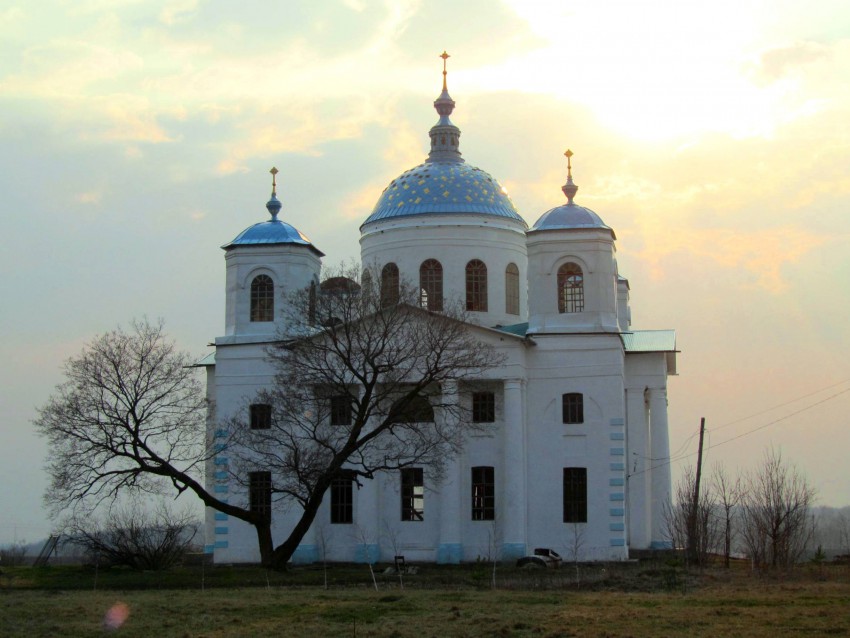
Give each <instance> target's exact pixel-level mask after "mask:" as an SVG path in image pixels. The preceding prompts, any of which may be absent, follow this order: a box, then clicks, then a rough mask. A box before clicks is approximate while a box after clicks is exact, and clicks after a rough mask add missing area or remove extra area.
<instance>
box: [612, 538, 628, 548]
mask: <svg viewBox="0 0 850 638" xmlns="http://www.w3.org/2000/svg"><path fill="white" fill-rule="evenodd" d="M610 543H611V547H625V545H626V539H625V538H612V539H611V540H610Z"/></svg>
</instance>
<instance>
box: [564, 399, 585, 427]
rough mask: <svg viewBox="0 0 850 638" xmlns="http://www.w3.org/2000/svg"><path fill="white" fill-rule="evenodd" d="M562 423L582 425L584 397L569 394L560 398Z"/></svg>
mask: <svg viewBox="0 0 850 638" xmlns="http://www.w3.org/2000/svg"><path fill="white" fill-rule="evenodd" d="M561 410H562V412H563V417H564V423H584V396H583V395H582V394H580V393H578V392H569V393H567V394H564V395H562V396H561Z"/></svg>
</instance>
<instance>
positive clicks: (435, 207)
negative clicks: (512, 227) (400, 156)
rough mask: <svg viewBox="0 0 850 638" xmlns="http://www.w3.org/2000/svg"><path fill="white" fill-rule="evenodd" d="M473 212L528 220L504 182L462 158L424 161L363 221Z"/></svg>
mask: <svg viewBox="0 0 850 638" xmlns="http://www.w3.org/2000/svg"><path fill="white" fill-rule="evenodd" d="M445 213H449V214H450V213H473V214H476V213H477V214H479V215H494V216H496V217H507V218H509V219H515V220H517V221H519V222H522V223H523V224H524V223H525V220H523V218H522V217H521V216H520V214H519V213H518V212H517V210H516V207H515V206H514V203H513V202H512V201H511V198H510V197H508V194H507V192H506V191H505V189H504V188H502V185H501V184H499V182H497V181H496V180H495V179H493V177H491V176H490V175H489V174H488V173H485V172H484V171H482V170H481V169H480V168H476V167H475V166H470V165H469V164H467V163H465V162H463V160H461V161H460V162H423V163H422V164H420V165H419V166H416V167H414V168H411V169H410V170H409V171H405V172H404V173H402V174H401V175H399V176H398V177H397V178H395V179H394V180H393V181H392V182H391V183H390V185H389V186H387V187H386V188H385V189H384V192H383V194H382V195H381V197H380V199H379V200H378V203H377V204H375V208H374V209H373V210H372V214H371V215H369V218H368V219H367V220H366V221H365V222H364V224H368V223H369V222H374V221H378V220H380V219H388V218H390V217H405V216H409V215H429V214H431V215H434V214H445Z"/></svg>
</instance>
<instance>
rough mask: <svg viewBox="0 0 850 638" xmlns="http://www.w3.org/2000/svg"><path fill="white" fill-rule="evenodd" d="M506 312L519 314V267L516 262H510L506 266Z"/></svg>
mask: <svg viewBox="0 0 850 638" xmlns="http://www.w3.org/2000/svg"><path fill="white" fill-rule="evenodd" d="M505 312H506V313H507V314H509V315H518V314H519V268H517V265H516V264H508V267H507V268H505Z"/></svg>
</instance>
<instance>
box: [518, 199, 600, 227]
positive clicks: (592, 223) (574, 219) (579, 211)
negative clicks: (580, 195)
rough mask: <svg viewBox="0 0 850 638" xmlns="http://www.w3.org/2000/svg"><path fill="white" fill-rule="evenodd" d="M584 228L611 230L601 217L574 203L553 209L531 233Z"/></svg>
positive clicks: (537, 222) (535, 225) (536, 223)
mask: <svg viewBox="0 0 850 638" xmlns="http://www.w3.org/2000/svg"><path fill="white" fill-rule="evenodd" d="M584 228H601V229H604V230H609V231H611V234H612V235H613V234H614V231H613V230H611V227H610V226H608V225H607V224H606V223H605V222H603V221H602V218H601V217H599V215H597V214H596V213H594V212H593V211H592V210H590V209H589V208H585V207H584V206H579V205H578V204H575V203H573V202H569V203H567V204H564V205H563V206H557V207H555V208H552V209H550V210H548V211H546V212H545V213H543V215H542V216H541V217H540V219H538V220H537V221H536V222H535V224H534V226H533V227H532V228H531V231H535V230H563V229H584Z"/></svg>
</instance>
